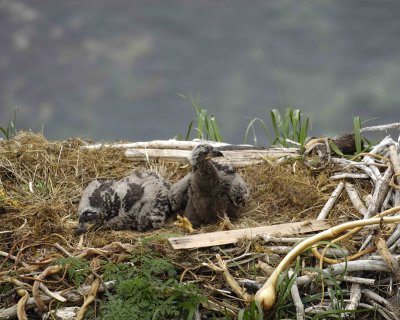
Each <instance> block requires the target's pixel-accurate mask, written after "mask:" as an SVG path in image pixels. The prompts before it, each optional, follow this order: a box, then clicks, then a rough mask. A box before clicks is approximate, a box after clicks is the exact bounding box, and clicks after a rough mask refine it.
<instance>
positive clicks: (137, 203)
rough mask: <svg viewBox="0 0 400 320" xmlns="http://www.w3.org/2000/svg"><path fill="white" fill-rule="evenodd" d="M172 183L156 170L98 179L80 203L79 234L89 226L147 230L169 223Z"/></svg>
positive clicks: (92, 183) (91, 183)
mask: <svg viewBox="0 0 400 320" xmlns="http://www.w3.org/2000/svg"><path fill="white" fill-rule="evenodd" d="M168 192H169V184H168V183H167V182H166V181H165V180H164V179H163V178H162V177H161V176H160V175H158V174H157V173H155V172H141V171H139V172H134V173H132V174H130V175H129V176H127V177H125V178H123V179H121V180H117V181H114V180H104V181H99V180H94V181H92V182H90V183H89V185H88V186H87V187H86V189H85V190H84V191H83V194H82V197H81V200H80V202H79V206H78V214H79V225H78V227H77V229H76V233H77V234H81V233H83V232H85V231H87V230H88V227H90V228H93V227H101V228H102V229H112V230H123V229H131V230H138V231H146V230H149V229H155V228H160V227H162V226H164V225H165V222H166V219H167V218H168V217H169V214H170V211H171V210H170V204H169V200H168Z"/></svg>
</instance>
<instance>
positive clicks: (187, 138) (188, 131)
mask: <svg viewBox="0 0 400 320" xmlns="http://www.w3.org/2000/svg"><path fill="white" fill-rule="evenodd" d="M193 122H194V120H192V121H190V123H189V126H188V129H187V132H186V136H185V140H186V141H189V139H190V134H191V132H192V127H193Z"/></svg>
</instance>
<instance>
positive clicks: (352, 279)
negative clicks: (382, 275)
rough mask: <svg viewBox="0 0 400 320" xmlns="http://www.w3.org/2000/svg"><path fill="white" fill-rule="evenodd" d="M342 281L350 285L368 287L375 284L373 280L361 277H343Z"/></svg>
mask: <svg viewBox="0 0 400 320" xmlns="http://www.w3.org/2000/svg"><path fill="white" fill-rule="evenodd" d="M342 280H343V281H346V282H351V283H358V284H365V285H368V286H372V285H374V284H375V279H368V278H361V277H352V276H343V277H342Z"/></svg>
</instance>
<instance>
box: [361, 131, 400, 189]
mask: <svg viewBox="0 0 400 320" xmlns="http://www.w3.org/2000/svg"><path fill="white" fill-rule="evenodd" d="M395 144H396V142H394V141H393V139H392V138H391V137H390V136H387V137H385V138H384V139H383V140H382V141H381V142H379V143H378V144H377V145H376V146H374V147H373V148H372V150H371V151H370V152H369V154H371V155H377V154H378V153H380V152H382V151H383V150H384V149H385V148H386V147H388V146H390V145H395ZM362 161H363V162H364V163H366V164H369V165H371V164H374V163H375V161H374V158H373V156H370V155H367V156H365V157H364V158H363V160H362ZM371 170H372V171H374V174H375V176H376V177H377V178H381V177H382V175H381V173H380V172H379V169H378V168H377V167H375V166H372V167H371ZM385 195H386V193H385Z"/></svg>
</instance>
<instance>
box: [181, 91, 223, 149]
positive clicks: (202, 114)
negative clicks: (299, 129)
mask: <svg viewBox="0 0 400 320" xmlns="http://www.w3.org/2000/svg"><path fill="white" fill-rule="evenodd" d="M179 96H180V97H182V98H183V99H185V100H188V101H189V102H190V103H191V104H192V106H193V107H194V110H195V112H196V118H195V119H194V120H192V121H191V122H190V123H189V125H188V129H187V131H186V135H185V140H190V139H191V135H192V130H194V131H195V138H198V139H205V140H212V141H218V142H222V140H223V139H222V136H221V133H220V130H219V126H218V123H217V120H216V119H215V117H214V116H213V115H209V114H208V112H207V110H206V109H204V108H203V107H202V106H201V104H200V95H199V94H197V95H196V96H195V97H193V96H192V95H189V96H185V95H182V94H180V95H179ZM194 123H196V124H197V127H196V128H194V129H193V125H194ZM176 138H178V139H181V140H182V135H181V134H178V135H177V136H176Z"/></svg>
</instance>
